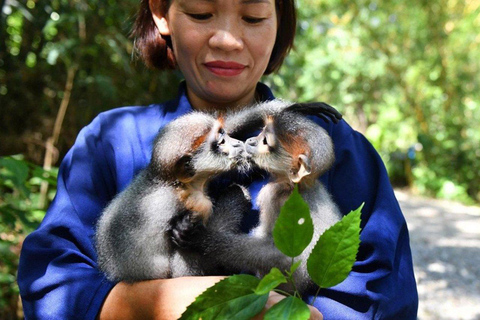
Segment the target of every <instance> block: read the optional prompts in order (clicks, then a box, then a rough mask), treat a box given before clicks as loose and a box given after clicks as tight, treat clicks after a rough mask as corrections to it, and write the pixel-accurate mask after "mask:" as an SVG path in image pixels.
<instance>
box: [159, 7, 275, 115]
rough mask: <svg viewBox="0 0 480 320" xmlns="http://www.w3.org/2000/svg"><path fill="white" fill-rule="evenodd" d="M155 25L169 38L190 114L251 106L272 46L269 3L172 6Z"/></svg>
mask: <svg viewBox="0 0 480 320" xmlns="http://www.w3.org/2000/svg"><path fill="white" fill-rule="evenodd" d="M154 17H155V16H154ZM155 22H156V24H157V26H158V27H159V30H160V32H161V33H162V34H163V35H170V36H171V39H172V45H173V52H174V54H175V58H176V61H177V64H178V66H179V68H180V70H181V71H182V73H183V75H184V76H185V80H186V82H187V94H188V97H189V99H190V101H191V103H192V105H193V106H194V107H195V108H196V109H212V108H213V109H221V108H228V107H236V106H239V105H245V104H248V103H251V102H253V100H254V97H255V87H256V84H257V82H258V81H259V80H260V77H261V76H262V75H263V73H264V71H265V69H266V68H267V65H268V62H269V60H270V55H271V53H272V50H273V46H274V44H275V37H276V33H277V16H276V10H275V0H173V1H172V3H171V5H170V7H169V9H168V12H167V15H166V16H165V18H164V19H162V18H161V17H158V16H156V17H155Z"/></svg>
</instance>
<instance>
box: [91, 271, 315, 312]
mask: <svg viewBox="0 0 480 320" xmlns="http://www.w3.org/2000/svg"><path fill="white" fill-rule="evenodd" d="M224 278H225V277H220V276H212V277H180V278H174V279H158V280H149V281H141V282H136V283H133V284H127V283H124V282H120V283H118V284H117V285H116V286H115V287H114V288H113V289H112V291H110V293H109V294H108V296H107V298H106V299H105V302H104V304H103V306H102V309H101V310H100V314H99V319H100V320H109V319H116V320H118V319H156V320H174V319H178V318H180V316H181V315H182V313H183V312H184V311H185V310H186V309H187V307H188V306H189V305H190V304H191V303H192V302H193V301H194V300H195V298H196V297H197V296H198V295H199V294H201V293H202V292H203V291H205V290H206V289H207V288H209V287H211V286H213V285H214V284H215V283H217V282H218V281H220V280H222V279H224ZM283 298H285V296H283V295H281V294H278V293H276V292H271V293H270V297H269V299H268V301H267V304H266V306H265V310H264V311H263V312H262V313H261V314H259V315H258V316H256V317H255V318H254V319H262V318H263V315H264V313H265V311H266V310H267V309H269V308H271V307H272V306H273V305H274V304H275V303H277V302H279V301H280V300H282V299H283ZM309 307H310V314H311V316H310V320H322V319H323V316H322V314H321V313H320V312H319V311H318V310H317V309H316V308H314V307H312V306H309Z"/></svg>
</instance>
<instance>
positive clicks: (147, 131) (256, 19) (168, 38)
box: [18, 0, 418, 319]
mask: <svg viewBox="0 0 480 320" xmlns="http://www.w3.org/2000/svg"><path fill="white" fill-rule="evenodd" d="M294 32H295V10H294V5H293V0H275V1H274V0H172V1H170V2H169V1H167V0H150V1H148V0H142V4H141V10H140V13H139V16H138V18H137V21H136V26H135V31H134V33H135V35H136V46H137V48H138V49H139V50H140V52H141V56H142V58H143V59H144V60H145V62H146V63H147V64H148V65H150V66H152V67H155V68H159V69H162V68H167V67H178V68H179V69H180V71H181V72H182V73H183V75H184V77H185V82H184V83H183V84H182V85H181V87H180V92H179V95H178V98H177V99H176V100H173V101H170V102H167V103H164V104H161V105H152V106H149V107H146V108H139V107H128V108H119V109H116V110H111V111H108V112H105V113H102V114H100V115H99V116H98V117H97V118H96V119H95V120H94V121H93V122H92V123H91V124H90V125H88V126H87V127H86V128H84V129H83V130H82V131H81V132H80V134H79V136H78V138H77V141H76V143H75V145H74V146H73V147H72V149H71V150H70V151H69V153H68V154H67V155H66V157H65V159H64V160H63V162H62V165H61V167H60V172H59V181H58V190H57V196H56V199H55V200H54V202H53V203H52V205H51V207H50V208H49V210H48V213H47V215H46V217H45V219H44V221H43V223H42V225H41V226H40V227H39V229H38V230H36V231H35V232H34V233H32V234H31V235H30V236H29V237H27V239H26V240H25V242H24V246H23V250H22V254H21V259H20V260H21V261H20V267H19V280H18V282H19V286H20V290H21V295H22V299H23V305H24V310H25V315H26V318H27V319H28V318H40V319H47V318H48V319H94V318H96V317H99V318H100V319H120V318H124V319H148V318H158V319H172V318H175V317H178V316H179V315H180V313H181V312H182V311H183V310H184V308H185V306H186V305H188V304H189V303H190V302H191V301H192V300H193V298H194V297H195V296H196V295H198V294H199V293H200V292H202V291H203V290H204V289H205V288H206V287H209V286H211V285H213V284H214V283H215V282H217V281H218V280H219V279H220V277H193V278H177V279H159V280H154V281H145V282H139V283H136V284H134V285H127V284H124V283H119V284H113V283H110V282H108V281H107V280H105V278H104V277H103V275H102V274H101V273H100V272H99V271H98V269H97V265H96V254H95V250H94V245H93V243H92V239H93V234H94V231H95V230H94V226H95V223H96V221H97V219H98V216H99V215H100V213H101V211H102V209H103V208H104V207H105V205H106V204H107V203H108V201H110V200H111V199H112V198H113V197H114V196H115V195H116V194H117V193H118V192H120V191H121V190H123V189H124V188H125V187H126V186H127V185H128V184H129V182H130V181H131V180H132V178H133V177H134V175H135V174H136V173H137V172H138V171H139V170H141V169H142V168H144V167H145V166H146V165H147V163H148V162H149V160H150V155H151V145H152V141H153V138H154V137H155V135H156V133H157V132H158V130H159V129H160V128H161V127H163V126H164V125H165V124H166V123H168V122H169V121H171V120H172V119H174V118H176V117H178V116H179V115H181V114H184V113H186V112H189V111H191V110H192V109H196V110H204V111H212V110H220V109H234V108H237V107H240V106H245V105H249V104H251V103H253V102H255V101H262V100H268V99H273V95H272V93H271V91H270V90H269V88H268V87H266V86H264V85H262V84H260V83H258V81H259V80H260V77H261V76H262V75H263V74H268V73H271V72H273V71H274V70H276V69H278V68H279V67H280V65H281V63H282V61H283V58H284V57H285V55H286V53H287V52H288V50H289V49H290V47H291V45H292V43H293V35H294ZM321 125H322V126H323V127H324V128H325V129H326V130H327V132H328V133H329V134H330V135H331V136H332V139H333V142H334V144H335V150H336V158H337V160H336V163H335V165H334V167H333V168H332V169H331V170H330V171H329V172H328V173H327V174H326V175H324V176H323V177H322V182H323V183H324V184H325V185H326V186H327V187H328V189H329V191H330V192H331V193H332V195H333V197H334V199H335V201H336V202H337V203H338V205H339V207H340V209H341V210H342V212H345V213H347V212H349V211H350V210H352V209H355V208H357V207H359V205H360V204H361V203H362V202H365V203H366V204H365V207H364V210H363V216H362V227H363V231H362V237H361V239H362V245H361V249H360V252H359V255H358V257H357V259H358V261H357V263H356V264H355V267H354V269H353V271H352V273H351V275H350V276H349V277H348V278H347V279H346V280H345V281H344V282H343V283H342V284H340V285H338V286H336V287H334V288H332V289H329V290H323V291H322V293H321V296H320V297H319V298H318V299H317V300H316V302H315V307H317V308H318V309H319V310H320V311H321V312H322V313H323V315H324V316H325V318H326V319H371V318H381V319H388V318H392V319H409V318H410V319H413V318H415V317H416V310H417V299H418V298H417V293H416V287H415V280H414V277H413V267H412V261H411V253H410V247H409V240H408V231H407V228H406V224H405V220H404V218H403V216H402V213H401V211H400V208H399V207H398V204H397V201H396V199H395V197H394V194H393V191H392V188H391V186H390V184H389V181H388V177H387V175H386V171H385V168H384V166H383V163H382V162H381V159H380V158H379V156H378V154H377V153H376V152H375V150H374V149H373V148H372V147H371V145H370V144H369V143H368V142H367V141H366V140H365V138H364V137H363V136H361V135H360V134H359V133H357V132H355V131H353V130H352V129H351V128H350V127H349V126H348V125H347V124H346V123H345V122H341V123H340V124H338V125H334V124H331V123H329V124H323V123H322V124H321ZM261 183H262V182H261V181H256V182H254V183H253V184H252V186H251V192H252V195H253V198H255V196H256V192H257V191H258V189H259V187H260V186H261ZM253 223H254V222H252V225H251V226H250V227H252V226H253ZM281 298H282V297H281V296H280V295H276V294H275V295H272V296H271V298H270V300H269V305H272V304H274V303H275V302H276V301H278V300H279V299H281ZM311 314H312V318H315V319H321V318H322V315H321V314H320V313H319V312H318V310H317V309H316V308H314V307H312V308H311Z"/></svg>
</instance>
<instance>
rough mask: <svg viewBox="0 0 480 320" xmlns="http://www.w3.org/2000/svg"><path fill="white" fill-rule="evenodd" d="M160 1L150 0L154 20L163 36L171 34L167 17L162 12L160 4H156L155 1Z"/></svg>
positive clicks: (156, 0)
mask: <svg viewBox="0 0 480 320" xmlns="http://www.w3.org/2000/svg"><path fill="white" fill-rule="evenodd" d="M158 1H159V0H149V2H148V4H149V6H150V11H151V12H152V18H153V22H155V25H156V26H157V29H158V31H159V32H160V34H161V35H162V36H169V35H170V28H169V27H168V22H167V19H165V17H163V15H162V13H161V12H160V6H158V5H155V2H158Z"/></svg>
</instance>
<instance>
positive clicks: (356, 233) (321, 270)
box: [307, 205, 363, 288]
mask: <svg viewBox="0 0 480 320" xmlns="http://www.w3.org/2000/svg"><path fill="white" fill-rule="evenodd" d="M362 207H363V205H362V206H361V207H360V208H358V209H357V210H355V211H352V212H350V214H347V215H346V216H344V217H343V218H342V220H340V221H339V222H338V223H336V224H335V225H333V226H332V227H330V229H328V230H326V231H325V232H324V233H323V234H322V236H321V237H320V239H319V240H318V242H317V243H316V244H315V247H314V248H313V250H312V253H311V254H310V256H309V257H308V260H307V269H308V273H309V274H310V277H312V280H313V281H314V282H315V283H316V284H317V285H318V286H319V287H320V288H329V287H333V286H335V285H337V284H339V283H340V282H342V281H343V280H345V278H346V277H347V276H348V274H349V273H350V271H351V270H352V266H353V264H354V263H355V260H356V256H357V252H358V248H359V246H360V215H361V210H362Z"/></svg>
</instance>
